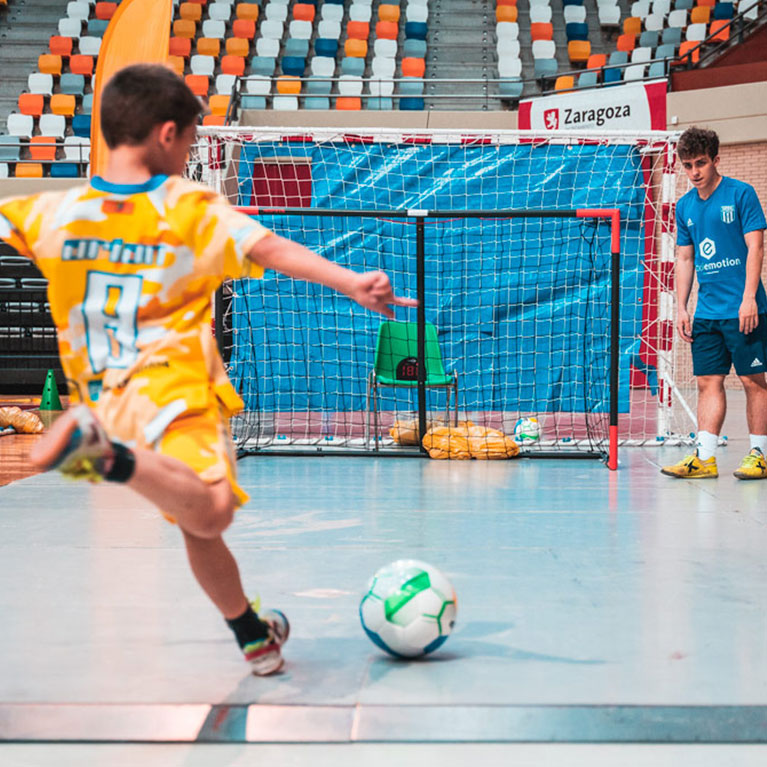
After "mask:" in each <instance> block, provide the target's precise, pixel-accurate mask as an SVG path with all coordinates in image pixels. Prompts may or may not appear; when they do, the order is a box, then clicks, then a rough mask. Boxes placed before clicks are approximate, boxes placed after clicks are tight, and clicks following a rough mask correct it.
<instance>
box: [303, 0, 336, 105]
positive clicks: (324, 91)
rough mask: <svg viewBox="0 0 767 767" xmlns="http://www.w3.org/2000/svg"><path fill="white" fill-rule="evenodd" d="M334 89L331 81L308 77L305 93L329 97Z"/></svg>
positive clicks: (305, 83) (305, 82)
mask: <svg viewBox="0 0 767 767" xmlns="http://www.w3.org/2000/svg"><path fill="white" fill-rule="evenodd" d="M326 2H327V0H326ZM332 87H333V83H331V82H330V81H329V80H322V79H319V78H317V77H308V78H307V79H306V80H305V81H304V93H311V94H312V95H314V96H327V95H328V94H329V93H330V89H331V88H332Z"/></svg>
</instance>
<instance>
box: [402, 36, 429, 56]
mask: <svg viewBox="0 0 767 767" xmlns="http://www.w3.org/2000/svg"><path fill="white" fill-rule="evenodd" d="M402 55H403V57H405V58H413V59H425V58H426V40H413V39H412V38H411V39H409V40H405V44H404V45H403V46H402Z"/></svg>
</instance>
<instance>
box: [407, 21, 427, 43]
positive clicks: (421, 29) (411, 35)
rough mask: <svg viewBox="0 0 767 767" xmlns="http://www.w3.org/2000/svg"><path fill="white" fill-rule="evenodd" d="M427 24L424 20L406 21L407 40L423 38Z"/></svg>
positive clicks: (424, 37)
mask: <svg viewBox="0 0 767 767" xmlns="http://www.w3.org/2000/svg"><path fill="white" fill-rule="evenodd" d="M427 31H428V25H427V24H426V22H425V21H406V22H405V37H407V38H408V39H409V40H425V39H426V32H427Z"/></svg>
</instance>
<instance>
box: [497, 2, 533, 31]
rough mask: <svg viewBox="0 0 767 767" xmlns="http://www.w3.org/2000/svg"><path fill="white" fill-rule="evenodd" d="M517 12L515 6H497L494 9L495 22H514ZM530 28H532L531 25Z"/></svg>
mask: <svg viewBox="0 0 767 767" xmlns="http://www.w3.org/2000/svg"><path fill="white" fill-rule="evenodd" d="M518 14H519V12H518V11H517V6H516V5H499V6H498V7H497V8H496V9H495V20H496V21H498V22H501V21H516V20H517V16H518ZM531 26H533V25H532V24H531Z"/></svg>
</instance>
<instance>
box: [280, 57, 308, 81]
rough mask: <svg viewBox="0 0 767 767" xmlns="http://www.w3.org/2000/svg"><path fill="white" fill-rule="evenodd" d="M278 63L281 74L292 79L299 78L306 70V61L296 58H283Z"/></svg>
mask: <svg viewBox="0 0 767 767" xmlns="http://www.w3.org/2000/svg"><path fill="white" fill-rule="evenodd" d="M280 63H281V64H282V71H283V73H284V74H286V75H292V76H293V77H301V75H303V73H304V70H305V69H306V59H301V58H299V57H298V56H283V57H282V59H281V62H280Z"/></svg>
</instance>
